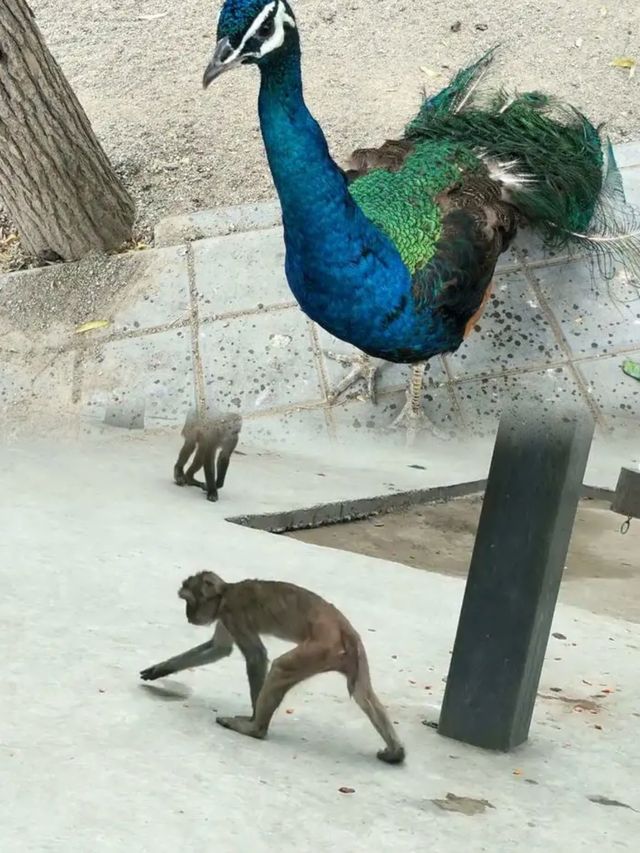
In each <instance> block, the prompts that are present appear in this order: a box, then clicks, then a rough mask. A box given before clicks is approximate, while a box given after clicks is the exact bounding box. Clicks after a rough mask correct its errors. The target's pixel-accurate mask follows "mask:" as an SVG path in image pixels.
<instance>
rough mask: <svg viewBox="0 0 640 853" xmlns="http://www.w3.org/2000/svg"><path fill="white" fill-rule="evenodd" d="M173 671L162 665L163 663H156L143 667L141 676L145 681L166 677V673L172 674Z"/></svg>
mask: <svg viewBox="0 0 640 853" xmlns="http://www.w3.org/2000/svg"><path fill="white" fill-rule="evenodd" d="M170 674H171V673H170V672H169V671H168V670H167V669H165V667H163V666H162V664H158V663H157V664H155V665H154V666H149V667H147V668H146V669H143V670H142V672H141V673H140V678H141V679H142V680H143V681H155V680H156V678H164V676H165V675H170Z"/></svg>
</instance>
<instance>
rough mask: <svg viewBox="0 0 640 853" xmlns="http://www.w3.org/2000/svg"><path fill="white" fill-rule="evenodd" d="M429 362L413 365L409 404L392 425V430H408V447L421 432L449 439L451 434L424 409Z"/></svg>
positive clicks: (408, 390) (405, 405) (409, 385)
mask: <svg viewBox="0 0 640 853" xmlns="http://www.w3.org/2000/svg"><path fill="white" fill-rule="evenodd" d="M426 369H427V362H426V361H421V362H419V363H417V364H413V365H411V377H410V379H409V384H408V385H407V402H406V403H405V404H404V406H403V408H402V411H401V412H400V414H399V415H398V417H397V418H396V419H395V421H393V423H392V424H391V428H392V429H399V428H400V427H405V428H406V430H407V445H411V444H413V442H414V441H415V439H416V436H417V434H418V433H419V432H420V431H421V430H425V431H427V432H430V433H431V434H432V435H434V436H435V437H436V438H440V439H449V438H451V436H450V434H449V433H447V432H444V431H443V430H441V429H440V428H439V427H437V426H436V425H435V424H434V422H433V421H432V420H431V418H430V417H429V416H428V415H427V413H426V412H425V410H424V409H423V407H422V391H423V387H422V386H423V380H424V374H425V371H426Z"/></svg>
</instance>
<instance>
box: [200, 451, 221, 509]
mask: <svg viewBox="0 0 640 853" xmlns="http://www.w3.org/2000/svg"><path fill="white" fill-rule="evenodd" d="M214 453H215V451H214V450H213V448H207V449H206V451H205V453H204V458H203V464H204V479H205V482H206V484H207V486H206V491H207V500H208V501H217V500H218V489H217V487H216V470H215V469H216V464H215V456H214Z"/></svg>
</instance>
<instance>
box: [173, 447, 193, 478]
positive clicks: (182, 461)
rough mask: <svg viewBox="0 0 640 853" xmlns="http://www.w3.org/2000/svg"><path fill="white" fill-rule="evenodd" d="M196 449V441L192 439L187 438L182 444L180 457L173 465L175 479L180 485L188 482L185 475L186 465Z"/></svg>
mask: <svg viewBox="0 0 640 853" xmlns="http://www.w3.org/2000/svg"><path fill="white" fill-rule="evenodd" d="M195 449H196V443H195V441H193V440H191V439H185V442H184V444H183V445H182V450H181V451H180V453H178V459H177V461H176V464H175V465H174V466H173V479H174V480H175V482H176V485H178V486H184V484H185V482H186V478H185V475H184V466H185V465H186V464H187V462H188V461H189V458H190V456H191V454H192V453H193V451H194V450H195Z"/></svg>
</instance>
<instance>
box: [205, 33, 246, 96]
mask: <svg viewBox="0 0 640 853" xmlns="http://www.w3.org/2000/svg"><path fill="white" fill-rule="evenodd" d="M240 62H241V59H240V57H239V56H237V54H236V51H234V49H233V47H232V46H231V43H230V42H229V39H228V38H223V39H220V41H219V42H218V44H217V45H216V48H215V50H214V51H213V56H212V57H211V62H210V63H209V64H208V65H207V67H206V68H205V70H204V76H203V78H202V86H203V88H205V89H206V88H207V87H208V86H209V84H210V83H213V81H214V80H215V79H216V77H219V76H220V75H221V74H224V72H225V71H230V70H231V69H232V68H235V67H236V66H237V65H240Z"/></svg>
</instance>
